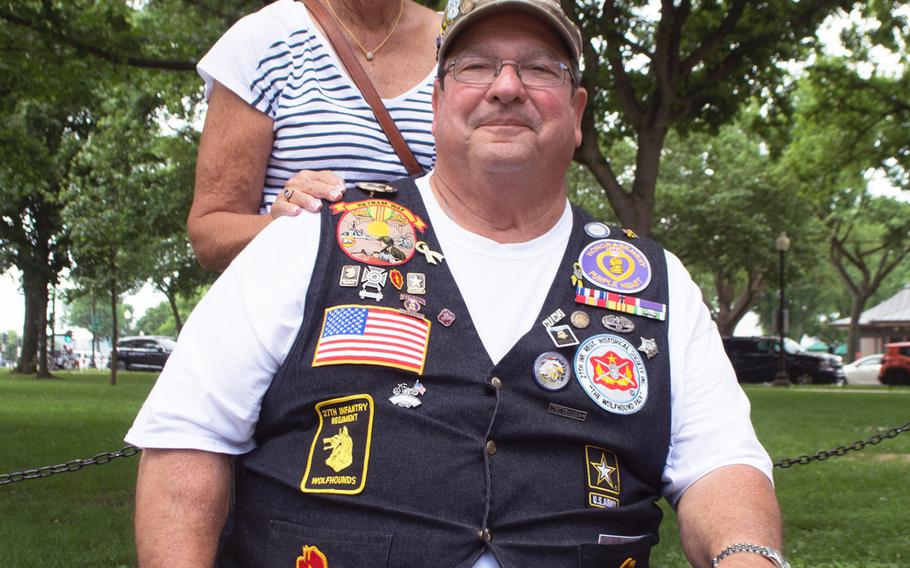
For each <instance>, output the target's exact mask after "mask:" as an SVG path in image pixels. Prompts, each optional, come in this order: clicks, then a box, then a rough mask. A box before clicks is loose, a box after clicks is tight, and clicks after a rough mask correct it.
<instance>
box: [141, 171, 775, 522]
mask: <svg viewBox="0 0 910 568" xmlns="http://www.w3.org/2000/svg"><path fill="white" fill-rule="evenodd" d="M417 185H418V188H419V190H420V194H421V196H422V198H423V201H424V204H425V206H426V208H427V212H428V215H429V222H430V225H431V226H432V227H433V230H434V231H435V232H436V235H437V237H438V238H439V242H440V246H441V248H442V251H441V252H442V253H443V254H444V255H445V262H446V263H448V265H449V270H450V271H451V273H452V276H453V277H454V279H455V282H456V283H457V285H458V288H459V291H460V292H461V294H462V296H463V297H464V300H465V305H466V306H467V308H468V310H469V311H470V314H471V318H472V319H473V321H474V324H475V327H476V329H477V332H478V334H479V336H480V338H481V340H482V341H483V344H484V346H485V348H486V349H487V351H488V352H489V354H490V357H491V358H492V360H493V362H494V363H495V362H498V361H499V360H500V359H501V358H502V357H503V356H504V354H505V353H506V352H507V351H508V350H509V349H510V348H511V347H512V345H514V344H515V343H516V342H517V341H518V340H519V339H520V338H521V337H522V336H523V335H524V334H525V333H526V332H527V331H528V330H529V329H530V328H531V326H533V325H534V324H535V322H534V321H533V319H534V317H535V315H536V314H537V313H538V312H539V311H540V309H541V307H542V305H543V302H544V301H545V296H546V292H547V287H548V286H549V283H550V282H551V281H552V279H553V276H554V275H555V273H556V270H557V269H558V266H559V263H560V261H561V258H562V255H563V251H564V250H565V247H566V245H567V243H568V240H569V235H570V232H571V226H572V213H571V209H570V208H569V207H568V203H567V205H566V209H565V212H564V213H563V215H562V217H561V219H560V220H559V221H558V222H557V224H556V225H555V226H554V227H553V228H552V229H551V230H550V231H549V232H547V233H546V234H544V235H542V236H540V237H538V238H536V239H534V240H532V241H529V242H526V243H520V244H499V243H496V242H494V241H491V240H489V239H485V238H483V237H479V236H477V235H475V234H472V233H469V232H468V231H465V230H464V229H462V228H461V227H460V226H458V225H457V224H456V223H454V222H453V221H452V220H451V219H450V218H449V217H448V216H447V215H446V214H445V213H444V212H443V210H442V209H441V208H440V206H439V204H438V202H437V201H436V199H435V197H434V195H433V193H432V191H431V190H430V188H429V176H426V177H423V178H420V179H419V180H417ZM319 231H320V217H319V216H318V215H300V216H297V217H282V218H280V219H278V220H276V221H275V222H273V223H271V224H270V225H269V226H268V227H266V229H265V230H263V231H262V232H261V233H260V234H259V236H257V237H256V238H255V239H254V240H253V241H252V242H251V243H250V245H249V246H248V247H247V248H246V249H244V251H243V252H242V253H241V254H240V255H239V256H238V257H237V258H236V260H234V262H233V263H232V264H231V265H230V266H229V267H228V269H227V270H226V271H225V272H224V274H222V276H221V277H220V278H219V279H218V280H217V281H216V282H215V284H214V285H213V286H212V288H211V290H210V291H209V292H208V294H206V296H205V297H204V298H203V299H202V301H201V302H200V303H199V305H198V306H197V307H196V309H195V310H194V311H193V313H192V314H191V315H190V317H189V318H188V320H187V322H186V325H185V326H184V328H183V331H182V332H181V334H180V340H179V341H178V345H177V348H176V349H175V350H174V352H173V353H172V354H171V357H170V359H169V360H168V362H167V365H166V366H165V368H164V370H163V371H162V373H161V376H160V377H159V378H158V381H157V383H156V384H155V386H154V388H153V389H152V392H151V393H150V394H149V397H148V399H147V400H146V402H145V404H144V405H143V406H142V409H141V410H140V411H139V415H138V416H137V417H136V420H135V423H134V424H133V427H132V428H131V429H130V431H129V433H128V434H127V436H126V441H127V442H129V443H131V444H135V445H137V446H140V447H145V448H191V449H199V450H206V451H211V452H218V453H226V454H243V453H246V452H248V451H250V450H252V449H253V448H254V447H255V443H254V442H253V440H252V435H253V432H254V429H255V426H256V422H257V420H258V417H259V409H260V405H261V401H262V397H263V395H264V394H265V391H266V389H268V387H269V385H270V384H271V381H272V378H273V377H274V375H275V373H276V372H277V370H278V367H279V366H280V365H281V363H282V362H283V361H284V359H285V357H286V356H287V354H288V352H289V351H290V349H291V346H292V345H293V343H294V340H295V338H296V335H297V331H298V329H299V327H300V325H301V321H302V317H303V312H304V299H305V297H306V291H307V287H308V283H309V281H310V278H311V276H312V275H313V266H314V263H315V259H316V255H317V253H318V250H317V249H318V243H319ZM666 259H667V271H668V276H669V306H670V310H672V316H671V317H670V318H669V329H668V339H669V357H670V372H671V377H670V387H671V388H670V392H671V415H672V420H671V435H670V451H669V455H668V457H667V464H666V467H665V469H664V472H663V480H664V482H665V483H666V485H665V487H664V490H663V493H664V496H665V497H667V499H668V500H670V502H671V503H673V504H675V503H676V502H677V501H678V499H679V497H680V496H681V495H682V493H683V491H685V489H686V488H687V487H688V486H689V485H690V484H691V483H693V482H694V481H696V480H697V479H699V478H700V477H701V476H703V475H705V474H706V473H709V472H710V471H712V470H714V469H716V468H718V467H721V466H724V465H730V464H746V465H750V466H753V467H756V468H758V469H759V470H761V471H762V472H764V473H765V474H766V475H767V476H768V478H769V479H770V478H771V460H770V458H769V457H768V454H767V453H766V452H765V450H764V448H762V446H761V444H759V442H758V440H757V438H756V436H755V433H754V430H753V428H752V424H751V422H750V420H749V401H748V399H747V398H746V396H745V394H744V393H743V391H742V389H741V388H740V386H739V384H738V383H737V382H736V378H735V375H734V373H733V368H732V367H731V365H730V363H729V361H728V359H727V357H726V355H725V353H724V351H723V346H722V344H721V341H720V336H719V334H718V333H717V329H716V327H715V325H714V323H713V322H712V321H711V318H710V316H709V314H708V310H707V308H706V307H705V305H704V304H703V303H702V297H701V292H700V290H699V289H698V287H697V286H696V285H695V283H694V282H693V281H692V279H691V278H690V277H689V275H688V273H687V272H686V270H685V268H684V267H683V266H682V264H681V263H680V261H679V259H678V258H676V256H674V255H673V254H671V253H669V252H667V253H666ZM528 274H536V275H539V276H538V278H527V275H528ZM318 277H329V278H335V275H319V276H318ZM491 279H492V281H495V282H509V283H510V290H511V292H510V294H506V295H503V294H494V293H491V292H490V290H491V289H492V288H491V287H490V286H489V285H488V283H489V282H490V281H491Z"/></svg>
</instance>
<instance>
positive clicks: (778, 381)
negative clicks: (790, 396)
mask: <svg viewBox="0 0 910 568" xmlns="http://www.w3.org/2000/svg"><path fill="white" fill-rule="evenodd" d="M774 248H776V249H777V253H778V255H779V257H780V307H779V308H778V310H777V333H778V341H779V342H780V343H779V344H778V356H779V357H780V358H779V361H778V367H777V374H776V375H775V376H774V382H773V383H771V384H772V385H774V386H776V387H789V386H790V385H791V384H792V383H791V382H790V376H789V375H788V374H787V358H786V354H785V352H784V335H785V334H786V333H787V309H786V308H785V307H784V255H785V254H786V253H787V250H788V249H789V248H790V237H788V236H787V232H786V231H783V232H781V234H780V236H779V237H777V239H775V240H774Z"/></svg>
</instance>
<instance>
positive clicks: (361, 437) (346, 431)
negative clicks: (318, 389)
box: [300, 394, 373, 495]
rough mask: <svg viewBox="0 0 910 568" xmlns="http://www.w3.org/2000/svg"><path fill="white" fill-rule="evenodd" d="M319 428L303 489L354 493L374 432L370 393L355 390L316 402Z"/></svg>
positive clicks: (364, 474) (358, 489)
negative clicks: (353, 393)
mask: <svg viewBox="0 0 910 568" xmlns="http://www.w3.org/2000/svg"><path fill="white" fill-rule="evenodd" d="M316 414H317V415H318V416H319V428H318V429H317V430H316V434H315V436H314V437H313V444H312V445H311V446H310V455H309V457H308V458H307V464H306V472H305V473H304V474H303V480H302V481H301V482H300V490H301V491H303V492H304V493H338V494H342V495H355V494H357V493H360V492H361V491H363V486H364V484H365V483H366V480H367V466H368V465H369V462H370V440H371V439H372V436H373V397H371V396H370V395H368V394H356V395H352V396H346V397H343V398H334V399H332V400H326V401H323V402H320V403H318V404H316Z"/></svg>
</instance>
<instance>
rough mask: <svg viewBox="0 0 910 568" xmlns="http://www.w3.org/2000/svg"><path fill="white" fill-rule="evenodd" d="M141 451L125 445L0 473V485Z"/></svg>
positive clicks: (108, 460)
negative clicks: (45, 464) (79, 457)
mask: <svg viewBox="0 0 910 568" xmlns="http://www.w3.org/2000/svg"><path fill="white" fill-rule="evenodd" d="M141 451H142V450H141V449H140V448H137V447H136V446H127V447H125V448H123V449H122V450H117V451H116V452H101V453H100V454H95V455H94V456H92V457H90V458H88V459H81V460H70V461H68V462H66V463H61V464H59V465H48V466H44V467H39V468H35V469H26V470H25V471H17V472H14V473H5V474H0V485H6V484H8V483H15V482H17V481H25V480H26V479H40V478H43V477H50V476H52V475H56V474H58V473H70V472H74V471H79V470H80V469H82V468H84V467H86V466H89V465H104V464H106V463H110V461H111V460H114V459H117V458H129V457H132V456H135V455H136V454H138V453H139V452H141Z"/></svg>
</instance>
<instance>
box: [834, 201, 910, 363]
mask: <svg viewBox="0 0 910 568" xmlns="http://www.w3.org/2000/svg"><path fill="white" fill-rule="evenodd" d="M864 201H865V203H863V204H862V206H861V207H859V208H857V209H856V210H855V211H854V212H853V214H852V215H849V216H847V215H844V216H839V217H840V218H838V219H837V220H836V221H833V222H832V234H831V262H832V264H834V267H835V268H836V269H837V271H838V273H839V274H840V276H841V278H842V280H843V281H844V284H846V285H847V288H848V289H849V290H850V294H851V296H852V299H853V302H852V305H851V306H850V312H849V313H850V328H849V332H848V340H847V356H848V358H850V359H851V360H852V358H853V356H854V355H855V354H856V353H858V352H859V336H860V334H859V317H860V315H862V313H863V311H864V310H865V309H866V305H867V302H868V301H869V299H870V298H871V297H872V295H873V294H875V292H876V291H877V290H878V289H879V288H880V287H881V285H882V283H883V282H884V281H885V279H886V278H888V276H889V275H890V274H891V273H892V272H893V271H894V270H895V269H896V268H897V267H898V266H900V265H901V263H902V262H903V261H904V260H905V259H906V258H907V257H908V256H910V204H907V203H903V202H900V201H897V200H895V199H891V198H884V197H879V198H866V199H865V200H864Z"/></svg>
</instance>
